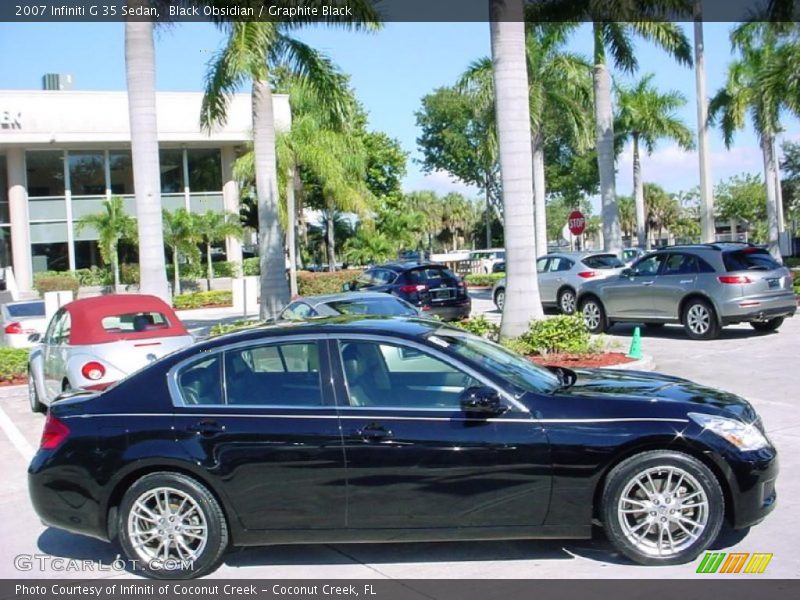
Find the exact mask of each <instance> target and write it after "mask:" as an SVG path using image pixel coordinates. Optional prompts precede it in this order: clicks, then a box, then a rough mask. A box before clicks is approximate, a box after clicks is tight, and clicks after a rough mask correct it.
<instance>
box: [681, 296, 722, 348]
mask: <svg viewBox="0 0 800 600" xmlns="http://www.w3.org/2000/svg"><path fill="white" fill-rule="evenodd" d="M682 321H683V329H684V331H685V332H686V335H687V336H689V338H691V339H693V340H714V339H716V338H718V337H719V333H720V331H721V330H722V327H720V324H719V319H717V311H715V310H714V307H713V306H711V303H710V302H709V301H708V300H703V299H702V298H692V299H691V300H689V301H688V302H687V303H686V305H685V306H684V307H683V319H682Z"/></svg>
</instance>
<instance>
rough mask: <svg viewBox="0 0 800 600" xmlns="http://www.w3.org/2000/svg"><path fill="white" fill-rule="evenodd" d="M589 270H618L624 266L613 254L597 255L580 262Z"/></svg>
mask: <svg viewBox="0 0 800 600" xmlns="http://www.w3.org/2000/svg"><path fill="white" fill-rule="evenodd" d="M581 262H582V263H583V264H585V265H586V266H587V267H589V268H590V269H619V268H620V267H624V266H625V264H624V263H623V262H622V261H621V260H620V259H619V258H618V257H617V256H616V255H614V254H597V255H595V256H587V257H586V258H584V259H583V260H582V261H581Z"/></svg>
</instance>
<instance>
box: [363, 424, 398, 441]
mask: <svg viewBox="0 0 800 600" xmlns="http://www.w3.org/2000/svg"><path fill="white" fill-rule="evenodd" d="M356 435H358V436H360V437H361V439H362V440H364V441H365V442H383V441H385V440H389V439H391V438H392V432H391V430H389V429H386V428H385V427H382V426H381V425H367V426H366V427H364V428H363V429H361V430H359V431H358V432H356Z"/></svg>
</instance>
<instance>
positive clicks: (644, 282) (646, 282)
mask: <svg viewBox="0 0 800 600" xmlns="http://www.w3.org/2000/svg"><path fill="white" fill-rule="evenodd" d="M642 285H653V282H652V281H643V282H642Z"/></svg>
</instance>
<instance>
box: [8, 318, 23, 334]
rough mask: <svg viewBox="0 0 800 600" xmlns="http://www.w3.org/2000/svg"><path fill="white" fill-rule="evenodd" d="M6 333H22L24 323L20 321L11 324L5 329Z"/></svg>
mask: <svg viewBox="0 0 800 600" xmlns="http://www.w3.org/2000/svg"><path fill="white" fill-rule="evenodd" d="M5 332H6V333H22V332H23V331H22V323H20V322H19V321H14V322H13V323H9V324H8V325H6V329H5Z"/></svg>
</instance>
